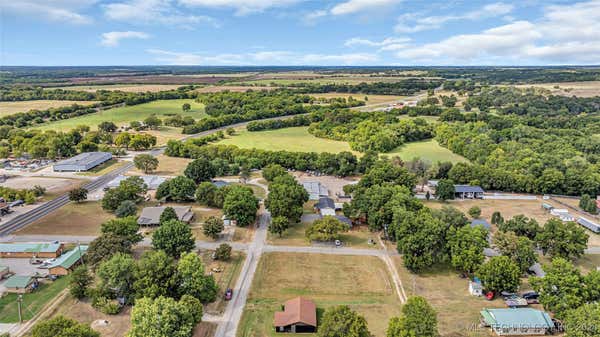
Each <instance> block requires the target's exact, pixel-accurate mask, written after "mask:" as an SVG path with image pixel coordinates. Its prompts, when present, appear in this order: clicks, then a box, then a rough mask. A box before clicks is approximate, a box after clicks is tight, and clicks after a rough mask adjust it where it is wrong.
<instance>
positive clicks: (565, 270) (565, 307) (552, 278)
mask: <svg viewBox="0 0 600 337" xmlns="http://www.w3.org/2000/svg"><path fill="white" fill-rule="evenodd" d="M544 271H545V272H546V275H545V276H544V277H534V278H532V279H531V285H532V286H533V289H535V291H537V292H538V293H539V294H540V303H541V304H543V305H544V308H545V309H546V310H549V311H552V312H553V313H554V314H555V315H556V316H557V317H564V316H565V314H566V313H567V312H568V311H569V310H571V309H575V308H578V307H579V306H581V305H582V304H583V303H585V299H586V294H585V289H584V286H583V285H584V278H583V276H582V275H581V272H579V270H578V269H577V268H576V267H575V266H573V264H572V263H571V262H569V261H568V260H565V259H562V258H556V259H554V260H552V263H551V264H550V265H548V266H544Z"/></svg>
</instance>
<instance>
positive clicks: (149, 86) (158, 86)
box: [49, 84, 183, 92]
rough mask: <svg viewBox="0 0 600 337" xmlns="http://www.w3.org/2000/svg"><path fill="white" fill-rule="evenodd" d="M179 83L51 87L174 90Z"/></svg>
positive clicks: (141, 90) (84, 89)
mask: <svg viewBox="0 0 600 337" xmlns="http://www.w3.org/2000/svg"><path fill="white" fill-rule="evenodd" d="M181 86H183V85H179V84H107V85H73V86H66V87H56V88H49V89H64V90H80V91H87V92H96V91H98V90H114V91H117V90H119V91H125V92H147V91H150V92H158V91H164V90H173V89H177V88H179V87H181Z"/></svg>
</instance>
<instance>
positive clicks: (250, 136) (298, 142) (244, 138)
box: [219, 127, 352, 153]
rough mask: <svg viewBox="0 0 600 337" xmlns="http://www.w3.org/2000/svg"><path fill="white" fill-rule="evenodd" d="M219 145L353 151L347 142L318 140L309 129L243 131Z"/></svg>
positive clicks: (273, 149) (276, 149)
mask: <svg viewBox="0 0 600 337" xmlns="http://www.w3.org/2000/svg"><path fill="white" fill-rule="evenodd" d="M219 144H227V145H236V146H238V147H240V148H246V149H251V148H256V149H264V150H272V151H280V150H287V151H300V152H331V153H338V152H342V151H351V152H352V150H351V149H350V145H348V143H346V142H341V141H336V140H330V139H324V138H317V137H315V136H313V135H311V134H310V133H308V127H294V128H285V129H278V130H268V131H259V132H249V131H246V130H241V131H240V132H238V133H237V134H236V135H234V136H232V137H231V138H227V139H224V140H222V141H220V142H219Z"/></svg>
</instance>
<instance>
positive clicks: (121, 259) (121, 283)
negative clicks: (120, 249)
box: [96, 253, 136, 303]
mask: <svg viewBox="0 0 600 337" xmlns="http://www.w3.org/2000/svg"><path fill="white" fill-rule="evenodd" d="M135 269H136V264H135V260H133V258H132V257H131V255H127V254H123V253H116V254H115V255H113V256H112V257H111V258H110V259H108V260H106V261H104V262H102V263H101V264H100V265H99V266H98V269H97V270H96V275H98V277H99V278H100V288H101V289H103V290H104V292H107V293H112V294H113V295H114V296H115V297H124V298H125V299H126V301H127V302H129V303H130V302H132V301H133V294H134V290H133V282H134V280H135V276H134V275H135Z"/></svg>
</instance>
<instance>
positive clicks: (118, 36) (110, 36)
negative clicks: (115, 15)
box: [100, 31, 150, 47]
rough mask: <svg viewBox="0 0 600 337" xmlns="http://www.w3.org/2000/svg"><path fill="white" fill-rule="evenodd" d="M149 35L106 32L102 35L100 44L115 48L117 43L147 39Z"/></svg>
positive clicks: (130, 32) (128, 32)
mask: <svg viewBox="0 0 600 337" xmlns="http://www.w3.org/2000/svg"><path fill="white" fill-rule="evenodd" d="M148 38H150V35H148V34H146V33H144V32H134V31H126V32H108V33H102V41H101V42H100V43H101V44H102V45H104V46H107V47H116V46H118V45H119V42H121V40H123V39H144V40H145V39H148Z"/></svg>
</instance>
